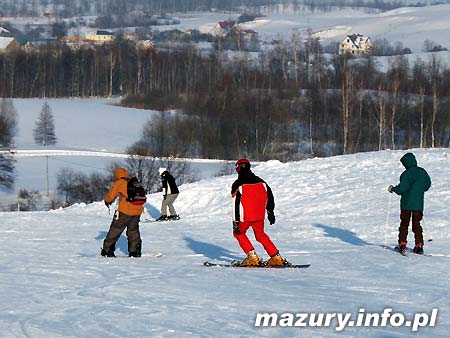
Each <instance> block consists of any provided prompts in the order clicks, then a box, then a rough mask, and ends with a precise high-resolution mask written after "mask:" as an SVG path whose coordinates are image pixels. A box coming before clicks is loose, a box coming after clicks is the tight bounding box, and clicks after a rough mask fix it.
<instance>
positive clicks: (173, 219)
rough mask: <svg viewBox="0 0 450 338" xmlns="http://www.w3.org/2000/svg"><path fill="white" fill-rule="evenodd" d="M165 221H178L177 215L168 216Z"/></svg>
mask: <svg viewBox="0 0 450 338" xmlns="http://www.w3.org/2000/svg"><path fill="white" fill-rule="evenodd" d="M167 219H168V220H169V221H178V220H179V219H180V216H179V215H170V216H169V217H167Z"/></svg>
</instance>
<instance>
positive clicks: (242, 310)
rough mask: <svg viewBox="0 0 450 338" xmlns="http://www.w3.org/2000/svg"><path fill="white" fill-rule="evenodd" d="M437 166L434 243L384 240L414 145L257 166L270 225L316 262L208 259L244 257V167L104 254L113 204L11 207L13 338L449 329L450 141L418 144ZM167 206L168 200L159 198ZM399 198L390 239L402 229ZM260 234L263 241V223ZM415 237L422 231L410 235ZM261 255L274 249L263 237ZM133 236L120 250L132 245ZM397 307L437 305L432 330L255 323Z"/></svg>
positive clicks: (4, 268)
mask: <svg viewBox="0 0 450 338" xmlns="http://www.w3.org/2000/svg"><path fill="white" fill-rule="evenodd" d="M413 152H414V153H415V154H416V156H417V159H418V163H419V165H420V166H423V167H424V168H426V169H427V171H428V172H429V174H430V176H431V178H432V180H433V186H432V188H431V189H430V191H429V192H428V193H427V194H426V198H425V200H426V205H425V219H424V227H425V234H424V236H425V238H426V239H429V238H432V239H433V241H432V242H427V243H426V244H425V251H426V253H432V254H435V255H436V256H434V257H426V256H416V255H412V254H411V255H410V256H409V257H402V256H400V255H399V254H396V253H394V252H392V251H390V250H386V249H384V248H383V246H384V238H385V231H384V229H385V225H386V222H387V215H388V214H387V211H388V201H389V196H390V195H389V193H388V192H387V191H386V188H387V186H388V185H389V184H396V183H397V182H398V177H399V175H400V174H401V172H402V171H403V168H402V166H401V164H400V162H399V159H400V157H401V156H402V155H403V154H404V151H385V152H379V153H365V154H355V155H347V156H338V157H331V158H322V159H311V160H306V161H302V162H296V163H288V164H282V163H280V162H277V161H269V162H267V163H263V164H260V165H258V166H257V167H255V168H254V171H255V172H256V174H258V175H260V176H261V177H263V178H265V179H266V181H267V182H268V183H269V185H271V187H272V189H273V191H274V195H275V202H276V208H275V215H276V216H277V222H276V223H275V224H274V225H273V226H269V225H267V231H268V233H269V234H270V235H271V237H272V239H273V240H274V242H275V243H276V244H277V245H278V246H279V249H280V251H281V253H282V254H283V255H285V256H286V257H287V258H288V259H289V260H290V261H292V262H293V263H311V264H312V265H311V267H310V268H308V269H300V270H275V269H272V270H265V269H228V268H207V267H203V266H202V263H203V262H204V261H205V260H212V261H230V260H232V259H237V258H242V257H243V254H242V252H241V251H240V249H239V247H238V245H237V243H236V241H235V239H234V238H233V237H232V233H231V203H230V197H229V191H230V186H231V183H232V182H233V180H234V179H235V176H234V175H231V176H225V177H220V178H215V179H210V180H204V181H201V182H197V183H193V184H188V185H183V186H181V188H180V190H181V193H180V197H179V199H178V200H177V201H176V203H175V206H176V208H177V211H178V212H179V213H180V214H181V216H182V219H181V220H180V221H177V222H166V223H141V232H142V238H143V252H144V253H154V252H161V253H163V254H164V256H163V257H161V258H141V259H128V258H116V259H106V258H103V257H100V256H99V253H100V248H101V246H102V241H103V239H104V237H105V234H106V232H107V230H108V228H109V223H110V220H111V217H112V216H111V215H108V211H107V208H106V207H105V206H104V205H103V203H102V202H98V203H94V204H91V205H74V206H72V207H70V208H68V209H65V210H56V211H51V212H22V213H14V212H13V213H0V219H1V226H0V276H1V278H0V309H1V311H0V337H6V338H9V337H33V338H39V337H42V338H48V337H58V338H60V337H95V338H97V337H136V338H137V337H139V338H141V337H177V338H178V337H255V338H256V337H270V338H273V337H311V338H317V337H355V338H360V337H377V338H379V337H385V338H387V337H389V338H392V337H427V338H429V337H448V332H449V331H450V306H449V303H448V299H449V295H450V291H449V290H450V278H449V274H448V271H449V267H450V234H449V231H448V224H449V223H448V205H449V204H450V190H449V189H448V182H449V174H448V168H449V166H450V150H448V149H436V150H413ZM148 197H149V198H148V202H149V203H148V205H147V206H146V214H145V215H143V217H142V218H146V217H149V216H151V217H156V216H157V215H158V211H157V209H159V205H160V201H161V196H160V195H158V194H155V195H149V196H148ZM398 214H399V199H398V197H397V196H392V205H391V208H390V214H389V224H388V226H387V242H388V244H389V245H394V244H395V242H396V236H397V227H398ZM250 238H252V235H251V231H250ZM409 241H410V243H412V242H413V238H412V234H410V236H409ZM256 250H257V252H258V253H259V254H260V255H261V256H263V257H264V258H266V255H265V253H264V251H263V249H262V248H261V247H260V246H259V245H258V244H256ZM126 252H127V243H126V239H125V237H122V238H121V239H120V241H119V243H118V248H117V250H116V254H119V255H126ZM385 308H392V309H393V311H394V312H402V313H404V314H405V315H406V316H407V317H408V318H412V316H413V315H414V314H415V313H417V312H427V313H430V312H431V310H432V309H433V308H437V309H438V320H437V323H436V326H435V327H433V328H421V329H419V331H418V332H411V328H406V327H392V326H388V327H385V328H381V327H378V328H373V327H362V328H361V327H360V328H357V327H353V328H347V329H345V330H344V331H342V332H337V331H335V326H331V327H328V328H296V327H285V328H282V327H271V328H259V327H258V328H255V327H254V322H255V317H256V314H257V313H258V312H277V313H284V312H291V313H294V314H295V313H301V312H308V313H315V312H345V313H351V314H353V315H356V314H358V311H360V310H361V309H365V311H367V312H381V311H383V309H385Z"/></svg>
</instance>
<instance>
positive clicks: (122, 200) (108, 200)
mask: <svg viewBox="0 0 450 338" xmlns="http://www.w3.org/2000/svg"><path fill="white" fill-rule="evenodd" d="M114 177H115V178H116V181H115V182H114V184H113V186H112V187H111V189H110V190H109V191H108V193H107V194H106V196H105V204H106V206H107V207H108V208H109V206H110V205H111V204H112V203H113V202H114V201H115V199H116V198H117V197H119V207H118V208H117V210H116V212H115V213H114V217H113V220H112V223H111V226H110V228H109V231H108V234H107V235H106V238H105V240H104V241H103V248H102V252H101V255H102V256H106V257H115V255H114V251H115V249H116V242H117V240H118V239H119V237H120V235H121V234H122V232H123V231H124V230H125V228H127V238H128V256H130V257H141V248H142V240H141V234H140V232H139V220H140V217H141V214H142V212H143V211H144V205H135V204H132V203H131V202H128V201H127V197H128V193H127V185H128V180H130V178H131V177H130V176H129V175H128V172H127V170H126V169H124V168H117V169H116V170H115V171H114Z"/></svg>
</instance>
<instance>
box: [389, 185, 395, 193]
mask: <svg viewBox="0 0 450 338" xmlns="http://www.w3.org/2000/svg"><path fill="white" fill-rule="evenodd" d="M393 188H394V186H393V185H392V184H391V185H390V186H389V187H388V191H389V192H390V193H392V192H393V190H392V189H393Z"/></svg>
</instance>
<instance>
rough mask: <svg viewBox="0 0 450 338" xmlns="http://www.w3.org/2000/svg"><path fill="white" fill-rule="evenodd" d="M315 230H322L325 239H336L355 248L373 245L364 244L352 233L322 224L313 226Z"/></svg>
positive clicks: (364, 242)
mask: <svg viewBox="0 0 450 338" xmlns="http://www.w3.org/2000/svg"><path fill="white" fill-rule="evenodd" d="M313 225H314V226H315V227H316V228H320V229H323V230H324V231H325V237H332V238H338V239H340V240H341V241H342V242H345V243H349V244H352V245H356V246H366V245H375V244H373V243H369V242H366V241H365V240H362V239H361V238H359V237H358V236H357V235H356V234H355V233H354V232H353V231H350V230H346V229H340V228H336V227H331V226H328V225H324V224H319V223H316V224H313Z"/></svg>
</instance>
